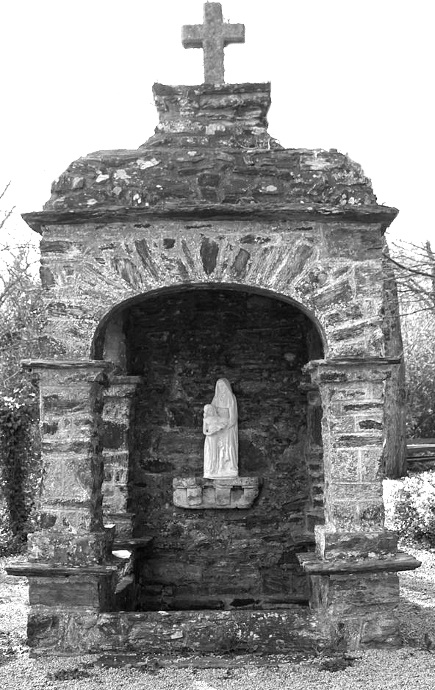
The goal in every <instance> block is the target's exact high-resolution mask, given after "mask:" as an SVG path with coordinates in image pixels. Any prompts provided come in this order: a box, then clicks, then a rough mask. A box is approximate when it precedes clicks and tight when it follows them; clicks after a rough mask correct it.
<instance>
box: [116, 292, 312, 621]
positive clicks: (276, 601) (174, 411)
mask: <svg viewBox="0 0 435 690" xmlns="http://www.w3.org/2000/svg"><path fill="white" fill-rule="evenodd" d="M313 331H314V328H313V325H312V323H311V322H310V321H309V319H308V318H307V317H306V316H305V315H304V314H303V313H302V312H300V311H299V310H298V309H296V308H295V307H293V306H292V305H290V304H287V303H285V302H282V301H280V300H273V299H270V298H267V297H263V296H258V295H255V294H252V293H249V292H241V291H234V290H222V289H220V290H205V289H201V290H199V289H195V290H190V291H185V292H181V293H179V294H177V295H170V296H161V297H154V298H150V299H147V300H145V301H144V302H142V303H140V304H138V305H135V306H133V307H131V308H130V309H129V310H128V311H127V313H126V314H125V332H126V346H127V354H128V367H129V373H131V374H133V375H139V374H140V375H141V376H142V377H143V381H144V383H143V385H142V386H141V387H139V388H138V391H137V395H136V404H135V410H134V418H133V421H132V425H131V428H132V430H133V433H132V435H131V440H130V448H131V474H132V477H131V484H132V500H131V504H130V506H131V511H132V512H134V513H135V514H136V518H135V534H136V536H143V535H145V536H153V537H154V540H153V543H152V547H151V551H149V552H148V553H147V557H146V559H145V560H144V561H143V562H142V564H141V565H140V566H139V569H138V571H139V572H138V575H139V586H140V587H139V591H138V595H137V601H136V605H137V606H138V607H139V608H143V609H157V610H161V609H165V608H169V609H171V608H188V609H192V608H198V607H200V608H231V607H236V608H239V607H243V606H251V607H257V608H259V607H266V608H267V607H274V606H279V605H281V606H282V605H285V604H286V603H287V604H288V603H290V602H303V601H305V602H306V601H307V599H308V591H307V579H306V576H305V575H304V574H303V573H302V571H301V569H300V567H299V565H298V562H297V560H296V556H295V554H296V552H297V551H300V550H304V549H306V548H308V547H311V548H312V546H313V544H314V532H313V526H314V522H315V521H319V520H321V517H322V516H321V515H320V514H319V513H318V512H316V510H315V509H314V508H315V507H317V508H318V507H319V504H320V503H321V493H319V491H320V492H321V484H320V485H319V479H320V480H321V445H318V446H316V447H315V441H316V440H317V443H318V444H319V443H321V441H320V439H319V436H320V418H317V427H316V421H315V420H314V421H313V420H312V421H311V423H310V429H309V436H310V437H308V435H307V422H308V419H307V415H308V411H307V393H306V392H305V391H304V390H301V385H300V384H301V382H302V380H303V375H302V367H303V365H304V363H306V362H307V361H308V359H310V358H312V357H315V356H316V354H317V355H318V354H321V344H320V340H319V336H318V335H317V337H316V334H315V332H314V333H313ZM222 376H224V377H227V378H228V379H229V380H230V381H231V383H232V386H233V390H234V393H235V395H236V397H237V403H238V412H239V472H240V475H241V476H249V477H253V476H255V477H259V478H260V481H261V483H262V487H261V490H260V496H259V499H258V500H257V501H256V503H255V504H254V506H253V507H252V508H251V509H249V510H246V511H245V510H219V511H216V510H206V511H199V512H198V511H191V510H185V509H182V508H175V507H174V505H173V502H172V480H173V478H174V477H186V476H197V477H201V476H202V474H203V447H204V436H203V434H202V413H203V406H204V404H205V403H207V402H210V401H211V399H212V397H213V395H214V385H215V382H216V380H217V379H218V378H219V377H222ZM115 431H116V430H115V428H113V429H112V438H113V439H115V438H116V433H115ZM316 437H317V439H316ZM120 441H122V430H121V431H120ZM319 451H320V453H319Z"/></svg>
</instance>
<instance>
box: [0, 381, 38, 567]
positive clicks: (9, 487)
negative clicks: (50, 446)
mask: <svg viewBox="0 0 435 690" xmlns="http://www.w3.org/2000/svg"><path fill="white" fill-rule="evenodd" d="M37 420H38V405H37V402H36V400H35V396H34V395H33V396H32V395H31V394H30V395H29V393H27V394H26V398H25V399H24V400H23V399H22V400H20V399H19V396H18V395H16V397H15V399H14V398H13V397H7V396H4V397H3V398H2V401H1V404H0V499H1V500H0V556H5V555H9V554H12V553H17V552H19V551H20V550H21V549H22V547H23V545H24V543H25V541H26V538H27V533H28V531H29V527H30V521H31V516H32V511H33V508H34V504H35V496H36V495H37V493H38V487H39V483H40V478H41V463H40V458H39V455H40V454H39V452H38V451H39V443H38V441H39V436H38V433H37V432H38V427H37Z"/></svg>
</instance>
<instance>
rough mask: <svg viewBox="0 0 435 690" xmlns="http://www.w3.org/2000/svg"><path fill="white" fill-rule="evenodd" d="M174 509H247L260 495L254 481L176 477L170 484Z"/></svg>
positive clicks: (257, 482)
mask: <svg viewBox="0 0 435 690" xmlns="http://www.w3.org/2000/svg"><path fill="white" fill-rule="evenodd" d="M173 487H174V505H175V506H177V508H192V509H196V510H198V509H212V508H220V509H230V508H251V506H252V504H253V503H254V501H255V499H256V498H257V496H258V493H259V491H260V480H259V478H258V477H230V478H228V479H227V478H223V477H221V478H220V479H206V478H203V477H176V478H175V479H174V480H173Z"/></svg>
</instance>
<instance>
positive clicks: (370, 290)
mask: <svg viewBox="0 0 435 690" xmlns="http://www.w3.org/2000/svg"><path fill="white" fill-rule="evenodd" d="M41 252H42V259H41V263H42V268H41V276H42V280H43V285H44V287H45V290H46V292H45V294H46V303H47V312H48V324H47V329H46V336H47V338H48V339H49V340H50V341H51V342H52V345H53V349H54V350H56V351H57V352H58V354H57V357H59V358H68V357H71V356H74V357H89V354H90V351H91V348H92V342H93V338H94V334H95V332H96V329H97V328H98V326H99V325H100V328H99V331H98V336H97V339H96V341H95V342H94V349H93V354H94V356H96V357H97V358H98V357H102V356H103V355H102V353H103V347H104V327H105V326H107V324H108V321H109V320H110V312H111V310H112V309H113V308H114V307H118V308H119V305H121V308H122V302H123V301H126V300H128V299H132V298H135V297H140V296H141V295H143V294H145V293H148V292H150V291H154V290H159V289H162V288H172V289H173V288H174V287H176V286H181V285H192V284H197V285H207V284H212V285H214V284H226V285H230V286H233V285H234V286H242V287H244V288H254V289H260V290H266V291H269V292H270V293H274V294H277V295H281V296H284V297H288V298H290V299H292V300H294V301H296V302H297V303H298V304H300V305H302V307H303V308H304V309H306V310H308V312H309V313H310V315H311V316H312V318H314V319H315V320H316V321H317V322H318V324H319V327H320V329H321V330H322V333H323V338H324V344H325V356H329V357H331V356H334V357H349V356H352V357H355V356H359V357H368V356H382V354H383V350H384V344H383V333H382V329H381V316H382V263H381V252H382V228H381V225H380V224H379V223H372V224H368V225H363V224H358V223H351V222H347V223H345V222H343V221H342V222H339V221H334V220H332V219H329V220H326V219H325V220H323V221H322V222H321V219H319V218H318V217H317V219H316V220H315V219H314V217H313V219H312V220H310V221H307V220H305V221H296V220H293V221H283V220H279V221H276V222H274V223H273V224H272V225H271V224H270V223H263V222H261V221H258V220H257V221H249V220H232V221H231V222H229V221H226V220H207V221H204V222H198V221H196V222H195V221H185V222H180V221H178V222H175V221H173V220H170V219H156V218H150V219H149V221H147V220H142V222H136V223H133V222H125V223H115V224H109V225H107V224H106V225H104V224H102V225H97V226H96V227H95V228H94V227H92V226H91V225H83V226H82V225H79V226H75V225H58V226H52V227H47V228H46V229H45V231H44V236H43V240H42V243H41Z"/></svg>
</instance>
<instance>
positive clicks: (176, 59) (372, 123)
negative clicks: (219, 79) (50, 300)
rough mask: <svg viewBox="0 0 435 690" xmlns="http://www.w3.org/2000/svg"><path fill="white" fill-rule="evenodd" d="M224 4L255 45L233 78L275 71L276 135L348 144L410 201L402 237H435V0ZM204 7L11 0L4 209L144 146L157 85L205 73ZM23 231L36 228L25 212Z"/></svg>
mask: <svg viewBox="0 0 435 690" xmlns="http://www.w3.org/2000/svg"><path fill="white" fill-rule="evenodd" d="M222 4H223V13H224V19H225V20H230V21H231V22H233V23H235V22H240V23H244V24H245V26H246V43H245V45H231V46H228V47H227V48H226V51H225V53H226V58H225V68H226V72H225V80H226V81H227V82H232V83H242V82H261V81H271V82H272V107H271V110H270V113H269V123H270V125H269V132H270V134H271V135H272V136H274V137H275V138H277V139H278V140H279V141H280V142H281V144H282V145H283V146H285V147H286V148H324V149H329V148H336V149H338V150H339V151H341V152H343V153H348V154H349V155H350V157H351V158H353V159H354V160H356V161H357V162H358V163H360V164H361V165H362V167H363V169H364V171H365V173H366V175H368V177H370V178H371V180H372V182H373V186H374V190H375V193H376V194H377V197H378V202H379V203H381V204H386V205H389V206H395V207H397V208H399V209H400V214H399V217H398V218H397V219H396V220H395V221H394V223H393V226H392V228H391V233H390V234H391V236H392V238H393V239H394V237H401V238H403V239H405V240H408V241H419V242H423V241H424V240H426V239H432V241H433V242H434V244H435V231H434V221H433V220H432V217H431V216H432V214H431V208H432V205H433V186H434V180H433V178H434V172H433V168H434V160H435V145H434V122H435V117H434V115H435V113H434V110H435V108H434V102H435V95H434V71H435V60H434V52H435V48H434V45H435V39H434V21H433V16H432V15H433V14H434V12H435V11H434V10H433V3H432V2H430V1H429V0H428V1H425V0H414V2H409V0H407V2H405V1H402V0H396V1H393V0H364V1H362V0H358V1H357V2H356V1H355V0H346V1H345V0H323V1H321V0H286V1H284V0H262V1H261V2H260V0H223V3H222ZM202 14H203V2H202V0H178V1H177V0H165V1H163V0H162V1H161V2H157V1H155V0H153V1H152V2H150V0H117V1H116V2H115V1H114V0H68V1H67V0H2V3H1V6H0V26H1V36H0V65H1V77H0V80H1V96H2V106H1V110H0V118H1V126H0V157H1V158H0V185H2V184H4V183H5V182H7V181H8V180H11V182H12V184H11V189H10V191H9V193H8V196H7V201H5V202H4V203H3V207H4V206H5V205H6V206H10V205H11V204H15V205H16V207H17V212H24V211H38V210H41V208H42V205H43V204H44V203H45V201H47V199H48V198H49V196H50V185H51V182H52V181H53V180H54V179H55V178H56V177H58V176H59V174H60V173H61V172H63V171H64V170H65V169H66V168H67V166H68V165H69V163H70V162H71V161H73V160H75V159H77V158H79V157H80V156H84V155H86V154H87V153H89V152H91V151H96V150H100V149H115V148H137V147H138V146H139V145H140V144H142V143H144V142H145V141H146V140H147V139H148V138H149V137H150V136H151V135H152V134H153V131H154V127H155V126H156V124H157V114H156V111H155V109H154V105H153V101H152V93H151V87H152V84H153V82H155V81H159V82H161V83H164V84H183V83H184V84H200V83H202V81H203V71H202V51H200V50H185V49H183V47H182V45H181V26H182V25H183V24H194V23H202ZM15 232H16V235H17V236H19V237H20V238H24V237H25V235H26V233H27V226H26V225H25V224H24V223H23V222H22V221H21V220H20V219H19V216H17V217H16V219H15ZM31 234H32V233H31V232H30V231H29V236H30V235H31Z"/></svg>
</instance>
